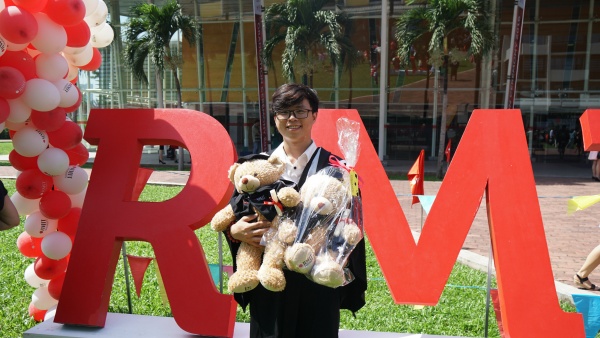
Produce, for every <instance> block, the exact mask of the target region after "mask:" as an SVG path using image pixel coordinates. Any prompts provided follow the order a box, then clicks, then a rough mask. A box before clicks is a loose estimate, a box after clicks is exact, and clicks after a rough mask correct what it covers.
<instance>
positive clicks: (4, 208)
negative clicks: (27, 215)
mask: <svg viewBox="0 0 600 338" xmlns="http://www.w3.org/2000/svg"><path fill="white" fill-rule="evenodd" d="M0 196H1V197H0V230H8V229H11V228H14V227H16V226H17V225H19V223H20V222H21V219H20V218H19V213H18V212H17V208H15V205H14V204H13V202H12V201H11V200H10V196H8V191H7V190H6V188H5V187H4V183H2V181H0Z"/></svg>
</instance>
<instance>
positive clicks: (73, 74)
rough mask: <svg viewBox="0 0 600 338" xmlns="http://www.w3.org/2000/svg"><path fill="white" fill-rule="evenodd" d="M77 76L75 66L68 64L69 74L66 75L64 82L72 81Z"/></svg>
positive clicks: (77, 69) (77, 71) (77, 70)
mask: <svg viewBox="0 0 600 338" xmlns="http://www.w3.org/2000/svg"><path fill="white" fill-rule="evenodd" d="M78 75H79V68H78V67H77V66H74V65H72V64H71V63H70V62H69V74H67V77H66V78H65V80H67V81H72V80H73V79H75V78H76V77H77V76H78Z"/></svg>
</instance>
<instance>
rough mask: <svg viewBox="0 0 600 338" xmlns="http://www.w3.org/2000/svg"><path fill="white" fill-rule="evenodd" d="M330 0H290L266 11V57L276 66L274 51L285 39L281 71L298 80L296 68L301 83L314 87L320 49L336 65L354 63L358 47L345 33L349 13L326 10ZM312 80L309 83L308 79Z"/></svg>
mask: <svg viewBox="0 0 600 338" xmlns="http://www.w3.org/2000/svg"><path fill="white" fill-rule="evenodd" d="M328 2H330V1H329V0H288V1H286V2H285V3H277V4H273V5H271V6H269V7H268V8H267V9H266V11H265V22H266V32H267V37H268V40H267V41H266V43H265V51H264V57H265V60H266V63H267V65H268V66H269V67H270V68H272V69H273V68H274V62H273V51H274V49H275V47H276V46H277V45H279V44H280V43H281V42H284V44H285V46H284V50H283V54H282V62H281V65H282V72H283V76H284V77H285V78H286V79H287V80H288V81H292V82H295V81H296V74H295V72H296V70H297V71H299V73H300V74H302V83H304V84H306V85H310V86H311V87H312V76H313V73H314V71H315V67H316V65H318V64H319V62H318V60H319V53H321V56H322V55H326V57H328V58H329V62H330V63H331V65H332V66H333V68H334V69H335V68H337V67H338V66H342V65H343V64H346V66H347V68H348V67H352V65H353V62H351V61H346V62H344V58H343V55H345V56H346V60H351V58H350V56H355V55H356V48H354V46H353V45H352V43H351V41H350V39H349V37H348V36H347V35H345V34H344V26H345V24H346V23H347V22H348V20H349V17H348V16H347V15H346V14H345V13H343V12H342V11H339V10H338V11H332V10H324V9H323V7H324V6H325V4H327V3H328ZM309 80H310V83H309Z"/></svg>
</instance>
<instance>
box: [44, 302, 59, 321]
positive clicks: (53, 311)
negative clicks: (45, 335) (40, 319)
mask: <svg viewBox="0 0 600 338" xmlns="http://www.w3.org/2000/svg"><path fill="white" fill-rule="evenodd" d="M56 308H57V306H56V305H54V306H52V307H50V308H49V309H48V311H46V314H45V315H44V321H49V320H52V319H54V315H56Z"/></svg>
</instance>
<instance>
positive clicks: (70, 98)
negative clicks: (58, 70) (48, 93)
mask: <svg viewBox="0 0 600 338" xmlns="http://www.w3.org/2000/svg"><path fill="white" fill-rule="evenodd" d="M52 84H53V85H54V86H55V87H56V89H58V93H59V95H60V102H59V103H58V106H59V107H63V108H65V107H71V106H72V105H74V104H75V103H77V100H79V90H78V89H77V87H75V85H74V84H72V83H71V82H69V81H67V80H65V79H59V80H56V81H54V82H53V83H52Z"/></svg>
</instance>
